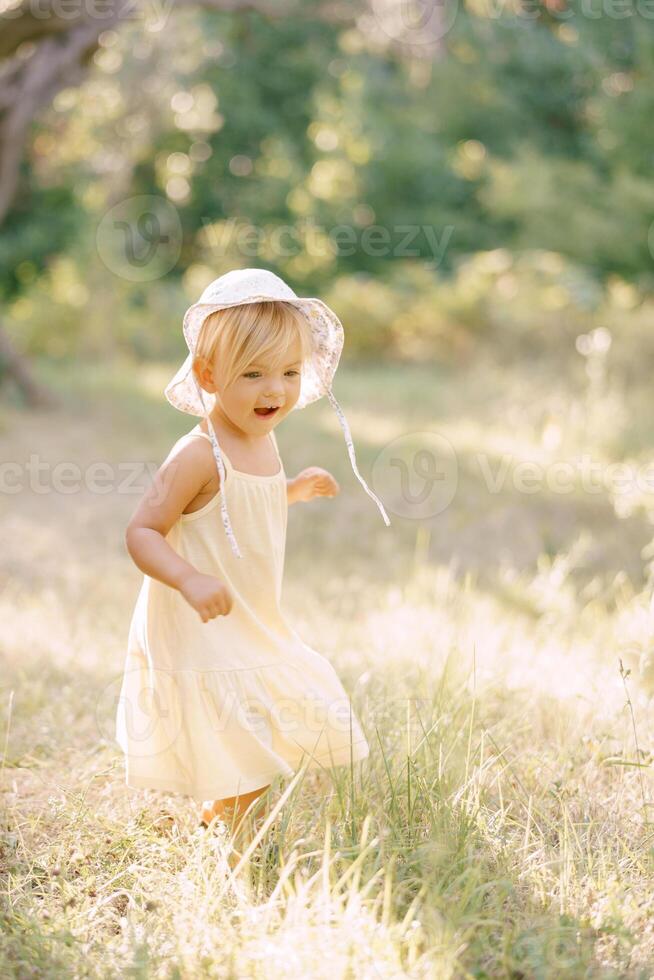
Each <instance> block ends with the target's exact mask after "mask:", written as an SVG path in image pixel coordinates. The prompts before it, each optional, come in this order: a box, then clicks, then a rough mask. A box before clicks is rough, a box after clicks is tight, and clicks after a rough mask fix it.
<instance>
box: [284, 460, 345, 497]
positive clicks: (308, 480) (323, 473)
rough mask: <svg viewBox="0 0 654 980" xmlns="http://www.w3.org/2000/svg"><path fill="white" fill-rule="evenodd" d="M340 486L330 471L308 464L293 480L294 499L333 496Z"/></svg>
mask: <svg viewBox="0 0 654 980" xmlns="http://www.w3.org/2000/svg"><path fill="white" fill-rule="evenodd" d="M340 489H341V488H340V487H339V485H338V483H337V482H336V480H335V479H334V477H333V476H332V475H331V473H328V472H327V470H323V469H322V468H321V467H320V466H309V467H308V468H307V469H306V470H302V472H301V473H298V475H297V476H296V477H295V479H294V480H293V498H294V500H313V498H314V497H335V496H336V494H337V493H339V491H340Z"/></svg>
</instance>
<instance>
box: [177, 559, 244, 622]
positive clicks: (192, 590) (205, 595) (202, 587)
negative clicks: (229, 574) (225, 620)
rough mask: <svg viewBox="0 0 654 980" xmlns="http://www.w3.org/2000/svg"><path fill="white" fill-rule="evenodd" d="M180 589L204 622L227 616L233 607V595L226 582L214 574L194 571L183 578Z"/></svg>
mask: <svg viewBox="0 0 654 980" xmlns="http://www.w3.org/2000/svg"><path fill="white" fill-rule="evenodd" d="M179 591H180V592H181V593H182V595H183V596H184V598H185V599H186V601H187V602H188V603H189V605H191V606H193V608H194V609H195V610H196V612H197V613H199V615H200V618H201V619H202V622H203V623H207V622H208V621H209V620H210V619H215V617H216V616H226V615H227V614H228V612H229V611H230V609H231V608H232V595H231V592H230V591H229V589H228V588H227V586H226V585H225V583H224V582H221V581H220V579H219V578H215V576H213V575H204V574H203V573H202V572H194V573H193V574H192V575H187V576H186V578H185V579H183V581H182V583H181V585H180V587H179Z"/></svg>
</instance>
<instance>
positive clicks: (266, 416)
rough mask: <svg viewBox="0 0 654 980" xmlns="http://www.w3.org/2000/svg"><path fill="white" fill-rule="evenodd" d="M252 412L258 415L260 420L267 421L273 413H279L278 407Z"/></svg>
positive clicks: (258, 409) (256, 409)
mask: <svg viewBox="0 0 654 980" xmlns="http://www.w3.org/2000/svg"><path fill="white" fill-rule="evenodd" d="M254 411H255V414H256V415H259V416H260V417H261V418H264V419H269V418H272V416H273V415H274V414H275V412H278V411H279V405H277V406H275V407H274V408H255V410H254Z"/></svg>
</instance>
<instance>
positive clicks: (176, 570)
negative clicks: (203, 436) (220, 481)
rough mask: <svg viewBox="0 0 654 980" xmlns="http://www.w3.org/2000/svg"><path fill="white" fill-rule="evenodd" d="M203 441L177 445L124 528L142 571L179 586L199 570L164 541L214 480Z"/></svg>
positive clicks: (173, 586) (127, 540) (210, 460)
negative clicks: (179, 519)
mask: <svg viewBox="0 0 654 980" xmlns="http://www.w3.org/2000/svg"><path fill="white" fill-rule="evenodd" d="M206 448H207V447H205V445H204V440H200V439H189V440H188V442H186V443H181V444H178V445H177V446H175V447H174V448H173V449H172V450H171V452H170V454H169V455H168V457H167V459H166V460H164V462H163V463H162V464H161V466H160V467H159V469H158V470H157V472H156V474H155V477H154V480H153V482H152V485H151V486H150V487H149V488H148V489H147V490H146V492H145V493H144V495H143V497H142V498H141V500H140V502H139V504H138V507H137V508H136V510H135V511H134V514H133V515H132V517H131V519H130V521H129V524H128V525H127V529H126V531H125V544H126V546H127V550H128V552H129V554H130V556H131V558H132V560H133V561H134V563H135V565H137V566H138V567H139V568H140V569H141V571H142V572H144V573H145V574H146V575H149V576H150V577H151V578H156V579H157V580H158V581H159V582H163V583H164V584H165V585H169V586H170V587H171V588H173V589H179V588H180V585H181V583H182V581H183V580H184V578H186V577H187V576H188V575H190V574H193V573H194V572H196V571H197V569H196V568H194V567H193V565H190V564H189V563H188V562H187V561H185V560H184V559H183V558H182V557H181V556H180V555H178V554H177V552H176V551H175V550H174V549H173V548H172V547H171V546H170V545H169V544H168V542H167V541H166V540H165V537H166V535H167V534H168V532H169V530H170V529H171V527H172V526H173V524H174V523H175V521H176V520H177V519H178V517H179V515H180V514H181V513H182V511H183V510H184V508H185V507H187V506H188V504H189V503H190V501H191V500H193V498H194V497H196V496H197V495H198V493H199V492H200V490H201V489H202V487H203V486H205V485H206V484H207V483H208V481H209V480H210V479H211V477H212V476H213V473H214V469H215V464H214V463H213V456H212V455H211V453H207V451H206Z"/></svg>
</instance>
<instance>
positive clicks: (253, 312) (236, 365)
mask: <svg viewBox="0 0 654 980" xmlns="http://www.w3.org/2000/svg"><path fill="white" fill-rule="evenodd" d="M298 336H299V338H300V348H301V352H302V353H301V359H302V362H304V361H306V360H307V359H308V358H309V357H310V355H311V350H312V335H311V328H310V326H309V323H308V321H307V319H306V317H305V316H304V314H303V313H302V311H301V310H299V309H298V308H297V307H296V306H294V305H293V303H287V302H285V301H284V300H263V301H260V302H258V303H243V304H240V305H238V306H230V307H228V308H227V309H224V310H217V311H216V312H215V313H210V314H209V316H208V317H207V318H206V320H205V321H204V323H203V324H202V327H201V329H200V334H199V336H198V340H197V344H196V347H195V357H196V358H198V357H203V358H205V359H206V360H207V361H208V362H209V363H212V362H213V359H214V357H215V356H216V354H217V355H218V363H219V365H220V384H221V386H222V387H225V388H226V387H228V385H230V384H231V383H232V381H234V380H235V379H236V377H237V376H238V374H239V373H240V372H241V371H242V370H243V368H245V367H247V366H248V364H252V363H253V362H254V361H256V360H257V358H259V357H261V358H262V359H263V358H265V357H266V356H267V355H271V361H272V365H273V366H274V367H277V366H278V365H279V364H281V362H282V360H283V358H284V356H285V353H286V350H287V348H288V347H289V346H290V345H291V344H292V343H293V341H294V340H295V339H296V338H297V337H298Z"/></svg>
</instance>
